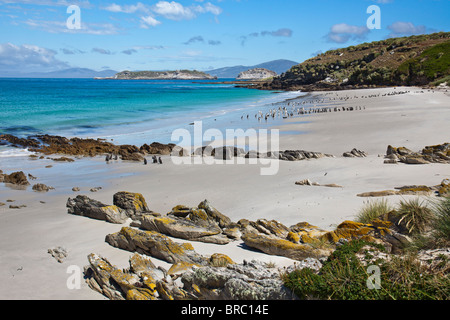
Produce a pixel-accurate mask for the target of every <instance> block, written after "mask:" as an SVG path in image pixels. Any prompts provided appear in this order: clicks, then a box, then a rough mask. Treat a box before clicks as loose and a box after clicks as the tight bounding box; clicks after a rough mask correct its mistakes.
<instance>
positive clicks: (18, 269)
mask: <svg viewBox="0 0 450 320" xmlns="http://www.w3.org/2000/svg"><path fill="white" fill-rule="evenodd" d="M398 90H399V91H400V90H402V88H398ZM408 90H410V91H414V89H411V88H409V89H408ZM417 90H418V91H421V90H422V89H421V88H417ZM392 91H393V89H392V88H388V89H368V90H365V91H364V90H363V91H361V90H357V91H355V92H353V91H349V92H343V91H339V92H334V91H333V92H328V93H327V92H325V93H322V92H320V93H317V97H322V99H324V98H326V97H328V98H332V97H339V98H340V97H344V96H346V95H347V96H349V97H350V96H353V98H352V99H348V100H345V101H341V100H338V101H336V100H331V99H329V101H324V103H323V104H320V105H319V104H316V108H321V107H325V106H329V107H333V108H334V107H343V106H345V107H350V106H353V107H356V106H358V105H361V106H363V105H365V109H362V110H355V111H345V112H344V111H340V112H334V111H333V112H326V113H311V114H307V115H303V116H302V117H290V118H288V119H281V121H280V123H281V124H278V123H275V121H274V122H271V121H270V120H269V121H268V123H267V127H270V128H273V129H280V132H281V133H282V132H288V133H289V132H291V131H296V130H297V131H305V132H306V133H305V134H302V135H292V134H281V135H280V150H308V151H314V152H323V153H330V154H333V155H334V156H335V157H334V158H327V157H324V158H320V159H309V160H304V161H280V162H279V165H280V168H279V172H278V174H276V175H273V176H261V175H260V167H261V166H262V165H261V164H259V165H258V164H257V165H252V164H249V163H246V164H242V165H238V164H235V165H223V164H220V163H214V164H212V165H207V164H201V165H196V164H190V165H175V164H174V163H172V161H170V157H169V156H162V159H163V162H164V164H163V165H156V164H149V165H147V166H144V165H143V164H142V163H140V162H129V161H117V162H115V161H112V162H110V163H109V164H105V161H104V157H101V156H97V157H94V158H79V159H78V158H75V162H73V163H60V162H54V161H53V160H51V159H45V158H44V159H38V160H30V159H29V158H28V157H27V158H20V157H19V158H17V159H9V160H11V161H7V162H5V161H4V158H1V159H2V160H1V161H2V165H4V164H5V163H7V165H6V166H4V167H3V166H2V167H1V168H0V169H3V171H4V172H7V173H11V172H12V171H13V170H16V169H17V170H23V171H24V172H25V173H26V174H28V173H30V174H32V175H33V176H35V177H37V180H36V181H33V182H31V183H38V182H39V183H44V184H48V185H50V186H53V187H55V190H51V191H49V192H47V193H38V192H34V191H32V190H31V186H28V187H27V190H18V189H13V188H9V187H8V186H6V185H4V184H3V183H0V192H1V194H2V196H1V197H0V202H5V203H6V200H7V199H11V200H15V202H14V204H17V205H20V204H24V205H26V206H27V207H25V208H22V209H20V210H17V209H16V210H14V209H9V208H8V205H9V203H7V205H5V206H1V207H0V241H2V243H3V244H4V245H3V246H2V248H0V250H1V251H0V256H1V257H2V259H1V267H2V269H3V270H6V271H7V272H4V273H2V274H1V275H0V281H1V282H2V283H3V286H2V288H0V297H2V298H3V299H105V297H103V296H102V295H100V294H98V293H97V292H95V291H93V290H91V289H90V288H89V287H88V286H87V284H86V283H84V281H82V284H81V289H80V290H68V289H67V287H66V281H67V273H66V269H67V267H68V266H70V265H78V266H80V267H81V268H82V267H83V266H85V265H87V264H88V261H87V255H88V254H90V253H97V254H100V255H102V256H104V257H105V258H107V259H108V260H109V261H110V262H111V263H112V264H114V265H117V266H118V267H121V268H122V267H127V265H128V258H129V257H130V256H131V253H130V252H128V251H124V250H120V249H117V248H114V247H112V246H110V245H108V244H107V243H105V241H104V240H105V236H106V235H107V234H109V233H113V232H117V231H119V230H120V228H121V227H122V226H121V225H113V224H109V223H106V222H104V221H97V220H92V219H89V218H86V217H80V216H74V215H70V214H68V213H67V208H66V207H65V205H66V201H67V198H68V197H71V198H73V197H75V196H76V195H78V194H84V195H87V196H88V197H90V198H92V199H95V200H98V201H102V202H104V203H106V204H111V203H112V196H113V194H114V193H116V192H119V191H129V192H137V193H142V194H143V196H144V197H145V199H146V200H147V203H148V205H149V208H150V210H152V211H154V212H159V213H161V214H163V215H164V214H166V213H168V212H170V210H171V209H172V208H173V207H175V206H177V205H186V206H197V205H198V204H199V203H200V202H201V201H203V200H205V199H208V200H209V201H210V202H211V204H212V205H213V206H214V207H215V208H217V209H218V210H219V211H220V212H222V213H223V214H225V215H227V216H228V217H230V219H231V220H232V221H238V220H240V219H242V218H245V219H248V220H251V221H256V220H257V219H267V220H277V221H279V222H281V223H283V224H285V225H286V226H290V225H293V224H296V223H298V222H302V221H306V222H308V223H311V224H313V225H316V226H318V227H320V228H323V229H326V230H332V229H333V228H334V227H335V226H336V225H337V224H339V223H341V222H342V221H344V220H351V219H354V217H355V216H356V214H357V212H358V210H359V209H360V208H361V207H362V205H363V204H364V203H365V201H367V199H366V198H361V197H357V196H356V195H357V194H359V193H362V192H369V191H378V190H387V189H393V188H396V187H400V186H404V185H427V186H431V185H436V184H439V183H440V182H441V181H442V180H443V179H445V178H450V174H449V173H448V165H446V164H436V163H432V164H427V165H417V166H414V165H404V164H397V165H388V164H384V163H383V160H384V158H383V156H384V154H385V152H386V148H387V146H388V145H393V146H395V147H400V146H405V147H407V148H410V149H411V150H414V151H418V150H421V149H422V148H424V147H425V146H427V145H435V144H441V143H444V142H450V141H445V140H448V137H450V129H449V128H448V126H446V124H448V123H450V108H448V107H449V95H448V94H447V95H446V94H445V93H444V92H438V91H436V92H435V93H432V92H427V90H425V92H424V93H414V92H410V93H408V94H401V95H386V96H384V97H383V96H382V95H383V94H387V93H389V92H392ZM377 94H380V96H376V95H377ZM371 95H374V97H372V98H369V96H371ZM355 96H358V97H357V98H354V97H355ZM363 96H364V97H367V98H363ZM312 97H314V98H312ZM308 99H310V100H308V101H312V103H311V104H310V106H311V107H312V108H314V102H313V100H314V99H319V98H316V95H315V93H312V94H311V95H310V96H308ZM288 102H289V103H291V105H289V107H292V103H293V102H300V103H302V102H303V99H297V100H295V99H294V100H290V101H288ZM288 102H286V104H287V103H288ZM325 102H327V104H325ZM305 105H306V103H305ZM424 106H426V107H427V109H426V110H424V109H423V108H424ZM267 107H268V108H269V109H270V108H272V107H273V106H267ZM286 107H287V105H286ZM295 107H297V106H295ZM299 107H301V105H300V106H299ZM425 111H426V112H425ZM402 115H406V116H402ZM299 120H305V121H299ZM240 121H241V120H240V119H237V120H236V122H237V124H239V122H240ZM251 123H255V122H254V118H253V119H252V122H251ZM256 123H258V122H257V121H256ZM263 125H264V126H266V124H265V122H264V124H263ZM353 148H358V149H360V150H363V151H366V152H367V153H368V156H367V157H364V158H345V157H343V156H342V153H343V152H347V151H350V150H351V149H353ZM48 165H52V167H50V168H46V166H48ZM5 169H6V170H5ZM302 179H310V180H311V181H315V182H318V183H319V184H321V185H323V184H333V183H334V184H338V185H340V186H342V188H324V187H316V186H298V185H295V182H296V181H299V180H302ZM76 186H77V187H80V189H81V190H80V191H79V192H74V191H72V188H73V187H76ZM94 187H102V188H101V189H100V190H98V191H97V192H91V191H90V189H91V188H94ZM405 197H406V198H407V197H410V196H398V195H394V196H390V197H387V199H388V201H389V202H390V203H395V202H397V201H398V200H399V199H402V198H405ZM41 201H44V202H45V203H41ZM173 240H174V241H176V242H179V243H184V242H190V243H191V244H192V245H193V246H194V248H195V250H196V251H197V252H198V253H200V254H204V255H210V254H212V253H216V252H217V253H224V254H227V255H228V256H230V257H231V258H232V259H233V260H234V261H236V262H238V263H240V262H242V261H243V260H244V259H246V260H251V259H253V258H255V259H259V260H263V261H265V262H272V263H275V264H277V265H279V266H289V265H292V264H293V263H294V261H293V260H291V259H288V258H284V257H278V256H271V255H267V254H263V253H261V252H257V251H255V250H249V249H248V248H246V247H245V246H243V245H242V242H241V241H235V242H232V243H230V244H228V245H225V246H218V245H212V244H205V243H200V242H195V241H183V240H180V239H173ZM57 246H64V247H66V248H67V250H68V253H69V254H68V257H67V259H66V260H65V261H64V263H62V264H59V263H57V262H56V261H55V260H54V259H53V258H52V257H51V255H49V254H48V253H47V249H49V248H54V247H57ZM151 260H152V261H153V262H154V263H155V264H157V265H161V266H163V267H164V268H168V267H169V265H168V264H167V263H165V262H162V261H159V260H158V259H154V258H151Z"/></svg>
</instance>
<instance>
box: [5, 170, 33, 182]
mask: <svg viewBox="0 0 450 320" xmlns="http://www.w3.org/2000/svg"><path fill="white" fill-rule="evenodd" d="M0 182H4V183H11V184H15V185H18V186H28V185H30V183H29V182H28V179H27V176H26V175H25V173H23V171H17V172H13V173H11V174H3V173H2V172H0Z"/></svg>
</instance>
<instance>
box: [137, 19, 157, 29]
mask: <svg viewBox="0 0 450 320" xmlns="http://www.w3.org/2000/svg"><path fill="white" fill-rule="evenodd" d="M160 24H161V21H158V20H156V19H155V18H153V17H152V16H146V17H141V28H144V29H148V27H156V26H157V25H160Z"/></svg>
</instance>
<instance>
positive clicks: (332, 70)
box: [252, 32, 450, 91]
mask: <svg viewBox="0 0 450 320" xmlns="http://www.w3.org/2000/svg"><path fill="white" fill-rule="evenodd" d="M449 80H450V33H449V32H440V33H434V34H429V35H419V36H411V37H403V38H391V39H386V40H382V41H376V42H371V43H363V44H360V45H357V46H350V47H347V48H342V49H336V50H330V51H327V52H325V53H321V54H319V55H317V56H316V57H314V58H311V59H308V60H306V61H304V62H303V63H301V64H298V65H296V66H294V67H292V68H291V69H290V70H289V71H287V72H285V73H283V74H282V75H280V76H278V77H275V78H273V79H271V80H270V81H266V82H264V83H261V84H258V85H256V86H255V85H254V86H252V88H258V89H264V90H303V91H310V90H342V89H352V88H368V87H379V86H423V85H430V84H431V85H438V84H440V83H443V82H449Z"/></svg>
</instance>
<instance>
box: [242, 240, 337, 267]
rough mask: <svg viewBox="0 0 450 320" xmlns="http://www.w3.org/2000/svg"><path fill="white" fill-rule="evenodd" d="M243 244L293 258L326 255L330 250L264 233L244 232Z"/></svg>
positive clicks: (302, 258) (271, 253) (300, 258)
mask: <svg viewBox="0 0 450 320" xmlns="http://www.w3.org/2000/svg"><path fill="white" fill-rule="evenodd" d="M242 240H243V241H244V243H245V245H247V246H249V247H251V248H255V249H258V250H260V251H262V252H264V253H266V254H270V255H274V256H282V257H287V258H290V259H293V260H299V261H301V260H304V259H306V258H324V257H328V256H329V255H330V254H331V252H332V250H331V249H328V248H316V247H313V246H311V245H308V244H298V243H294V242H293V241H289V240H287V239H281V238H278V237H275V236H270V235H265V234H261V233H260V234H255V233H246V234H244V235H243V236H242Z"/></svg>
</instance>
